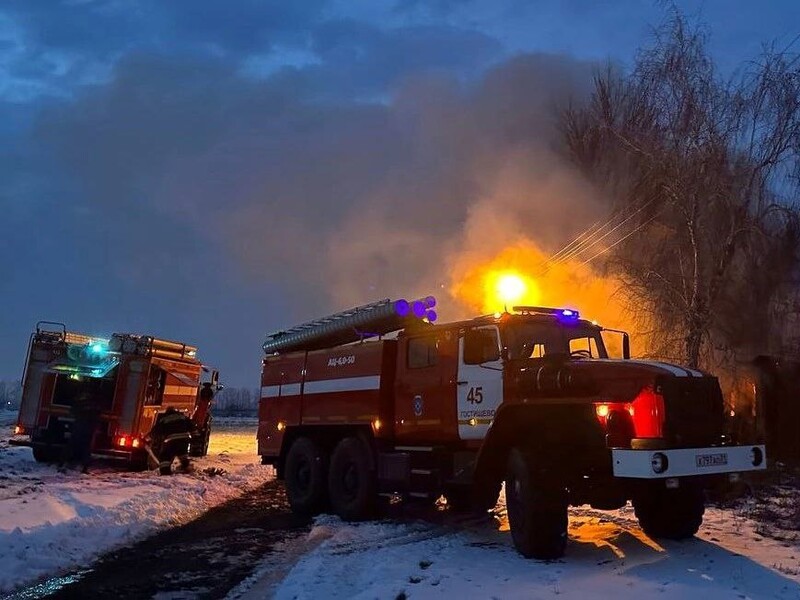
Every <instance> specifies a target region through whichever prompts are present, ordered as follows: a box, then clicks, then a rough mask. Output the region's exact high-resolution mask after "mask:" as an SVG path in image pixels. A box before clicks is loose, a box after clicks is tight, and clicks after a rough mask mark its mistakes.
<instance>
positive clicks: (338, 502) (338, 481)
mask: <svg viewBox="0 0 800 600" xmlns="http://www.w3.org/2000/svg"><path fill="white" fill-rule="evenodd" d="M368 452H370V449H369V448H367V447H366V446H365V445H364V443H363V442H362V441H361V440H359V439H358V438H355V437H348V438H344V439H343V440H342V441H340V442H339V443H338V444H337V445H336V449H335V450H334V451H333V455H332V456H331V468H330V472H329V473H328V494H329V495H330V499H331V506H332V507H333V510H334V512H335V513H336V514H337V515H339V516H340V517H341V518H342V519H344V520H345V521H357V520H360V519H365V518H368V517H370V516H372V514H373V513H374V511H375V505H376V498H377V480H376V477H375V473H374V472H373V471H371V470H370V466H369V465H370V461H369V456H368V454H367V453H368Z"/></svg>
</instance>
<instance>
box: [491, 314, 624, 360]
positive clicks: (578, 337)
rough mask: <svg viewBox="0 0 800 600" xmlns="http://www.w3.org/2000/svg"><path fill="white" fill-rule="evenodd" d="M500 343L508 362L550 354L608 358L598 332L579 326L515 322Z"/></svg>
mask: <svg viewBox="0 0 800 600" xmlns="http://www.w3.org/2000/svg"><path fill="white" fill-rule="evenodd" d="M503 342H504V344H505V346H506V348H508V357H509V358H511V359H515V358H517V359H518V358H543V357H545V356H553V355H561V356H569V357H571V358H576V359H581V358H608V353H607V352H606V347H605V345H604V344H603V338H602V337H601V336H600V330H599V329H598V328H597V327H591V326H585V325H581V324H576V325H562V324H559V323H515V324H512V325H509V326H508V327H507V328H506V330H505V333H504V340H503Z"/></svg>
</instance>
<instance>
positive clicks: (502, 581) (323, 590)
mask: <svg viewBox="0 0 800 600" xmlns="http://www.w3.org/2000/svg"><path fill="white" fill-rule="evenodd" d="M444 521H445V522H444V524H433V523H430V522H426V521H418V522H414V523H411V524H398V523H391V522H377V523H362V524H348V523H343V522H341V521H339V520H338V519H336V518H334V517H327V516H326V517H321V518H319V519H317V520H316V522H315V527H314V528H313V529H312V531H311V533H310V534H309V538H308V540H307V543H308V544H309V545H311V546H313V547H314V549H313V550H311V551H310V552H308V553H307V554H306V555H305V556H304V557H303V558H302V559H301V560H299V561H298V562H297V564H296V565H295V566H294V568H293V569H292V570H291V571H290V572H289V574H288V576H287V577H286V578H285V579H284V581H283V582H282V583H281V584H280V585H279V586H278V587H277V590H275V596H276V597H277V598H279V599H283V598H285V599H303V598H363V599H368V598H369V599H371V598H402V597H404V596H405V597H408V598H550V597H556V596H557V597H558V598H563V599H564V600H571V599H575V600H583V599H584V598H587V597H588V598H615V599H616V600H627V599H634V598H635V599H636V600H642V599H645V598H660V599H664V598H700V597H702V598H703V599H704V600H714V599H723V598H724V599H726V600H727V599H729V598H742V599H747V598H750V599H757V598H778V599H789V598H792V599H796V598H798V597H800V577H798V574H799V573H800V571H798V569H797V567H798V564H799V563H798V558H800V548H798V547H796V546H793V545H783V544H781V543H779V542H775V541H769V540H766V539H763V538H761V537H760V536H758V535H757V534H755V533H754V528H753V524H752V523H750V522H748V521H745V520H743V519H740V518H737V517H735V516H734V515H733V514H732V513H730V512H727V511H722V510H716V509H712V510H709V512H708V516H707V520H706V524H705V525H704V527H703V529H702V532H701V534H700V536H699V538H698V539H695V540H691V541H687V542H671V543H664V544H657V543H655V542H653V541H651V540H650V539H648V538H647V537H646V536H644V534H642V533H641V531H640V530H639V528H638V527H637V526H636V524H635V520H633V516H632V514H631V510H630V509H629V508H628V509H623V510H621V511H612V512H603V511H595V510H591V509H574V510H572V511H571V514H570V541H569V544H568V548H567V556H566V557H565V558H564V559H562V560H559V561H553V562H548V563H545V562H538V561H530V560H525V559H523V558H522V557H520V556H519V555H518V554H517V553H516V551H515V550H514V548H513V546H512V544H511V539H510V534H509V533H508V528H507V522H506V520H505V517H504V515H503V514H502V511H501V512H500V513H499V516H498V517H497V518H496V519H495V520H494V521H490V520H487V519H476V518H472V519H463V518H462V519H458V518H453V519H445V520H444ZM315 543H316V545H315V546H314V544H315ZM257 587H258V586H255V585H254V586H253V588H254V589H256V588H257ZM242 597H244V598H247V597H251V596H247V595H244V596H242ZM261 597H264V596H261Z"/></svg>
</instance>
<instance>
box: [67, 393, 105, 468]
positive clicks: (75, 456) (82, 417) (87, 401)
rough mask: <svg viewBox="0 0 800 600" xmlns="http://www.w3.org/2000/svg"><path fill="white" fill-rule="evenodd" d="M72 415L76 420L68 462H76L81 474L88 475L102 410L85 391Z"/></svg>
mask: <svg viewBox="0 0 800 600" xmlns="http://www.w3.org/2000/svg"><path fill="white" fill-rule="evenodd" d="M70 413H71V415H72V417H73V418H74V419H75V420H74V422H73V429H72V437H71V438H70V443H69V445H68V452H69V457H68V462H72V461H74V462H75V463H77V465H79V466H80V469H81V473H88V472H89V463H90V462H91V459H92V442H93V440H94V432H95V429H96V428H97V422H98V420H99V417H100V410H99V409H98V406H97V404H96V402H95V399H94V396H93V395H92V394H91V393H90V392H88V391H84V392H82V393H81V394H80V395H79V396H78V397H77V398H76V399H75V402H74V403H73V404H72V408H71V409H70Z"/></svg>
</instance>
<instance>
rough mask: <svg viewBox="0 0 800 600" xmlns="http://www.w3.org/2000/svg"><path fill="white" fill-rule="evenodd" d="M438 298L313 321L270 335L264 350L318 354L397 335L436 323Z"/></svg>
mask: <svg viewBox="0 0 800 600" xmlns="http://www.w3.org/2000/svg"><path fill="white" fill-rule="evenodd" d="M435 306H436V298H434V297H433V296H427V297H425V298H419V299H417V300H410V301H409V300H406V299H404V298H401V299H400V300H390V299H388V298H387V299H386V300H380V301H378V302H373V303H371V304H364V305H362V306H356V307H355V308H351V309H349V310H345V311H342V312H338V313H334V314H332V315H328V316H327V317H322V318H320V319H314V320H313V321H308V322H306V323H302V324H300V325H297V326H295V327H291V328H289V329H286V330H282V331H276V332H275V333H271V334H269V335H267V339H266V341H265V342H264V344H263V346H262V348H263V349H264V352H265V353H266V354H278V353H283V352H292V351H295V350H318V349H320V348H330V347H333V346H340V345H342V344H349V343H352V342H357V341H359V340H363V339H366V338H370V337H378V336H382V335H386V334H387V333H391V332H393V331H398V330H399V329H403V328H404V327H407V326H409V325H413V324H417V323H433V322H434V321H436V318H437V315H436V311H435V310H434V307H435Z"/></svg>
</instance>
